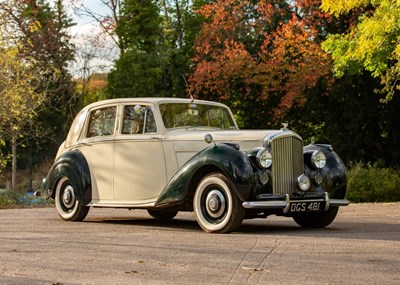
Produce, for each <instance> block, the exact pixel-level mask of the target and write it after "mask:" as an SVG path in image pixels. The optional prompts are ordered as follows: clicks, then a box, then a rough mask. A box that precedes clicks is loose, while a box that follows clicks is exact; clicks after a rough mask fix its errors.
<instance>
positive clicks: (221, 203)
mask: <svg viewBox="0 0 400 285" xmlns="http://www.w3.org/2000/svg"><path fill="white" fill-rule="evenodd" d="M225 209H226V200H225V197H224V195H223V194H222V193H221V192H220V191H218V190H212V191H210V192H209V193H208V194H207V197H206V210H207V213H208V215H210V216H211V217H213V218H219V217H221V216H222V215H223V214H224V212H225Z"/></svg>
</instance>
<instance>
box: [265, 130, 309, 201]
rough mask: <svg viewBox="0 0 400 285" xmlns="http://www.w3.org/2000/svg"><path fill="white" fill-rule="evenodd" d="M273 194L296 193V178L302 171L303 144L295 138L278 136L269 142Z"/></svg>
mask: <svg viewBox="0 0 400 285" xmlns="http://www.w3.org/2000/svg"><path fill="white" fill-rule="evenodd" d="M271 152H272V187H273V192H274V194H291V193H294V192H296V178H297V177H298V176H299V175H301V174H302V173H303V172H304V170H303V168H304V165H303V142H302V140H301V139H299V138H298V137H296V136H291V135H290V136H288V135H285V136H278V137H275V138H274V139H272V141H271Z"/></svg>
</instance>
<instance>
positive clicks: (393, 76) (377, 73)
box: [321, 0, 400, 99]
mask: <svg viewBox="0 0 400 285" xmlns="http://www.w3.org/2000/svg"><path fill="white" fill-rule="evenodd" d="M321 7H322V9H324V10H325V11H326V12H329V13H331V14H332V15H334V16H336V17H339V16H342V15H347V14H350V13H352V12H353V11H354V10H358V11H361V12H362V13H360V15H359V17H358V19H357V23H356V24H354V25H352V26H350V27H349V29H348V30H347V31H346V32H344V33H340V34H331V35H329V37H328V39H327V40H326V41H325V42H324V43H323V48H324V49H325V50H326V51H328V52H329V53H330V54H331V55H332V58H333V60H334V72H335V75H336V76H337V77H342V76H343V75H344V74H362V73H363V71H364V70H366V71H368V72H370V73H371V74H372V76H374V77H376V78H380V79H381V83H382V85H383V86H384V87H383V88H382V91H383V92H384V93H385V94H387V95H388V96H387V99H390V98H391V97H392V96H393V94H394V93H395V92H396V91H398V90H399V89H400V84H399V80H398V79H399V77H400V61H399V60H400V38H399V34H400V3H399V1H396V0H377V1H368V0H366V1H359V0H348V1H344V0H341V1H337V0H335V1H333V0H323V1H322V5H321Z"/></svg>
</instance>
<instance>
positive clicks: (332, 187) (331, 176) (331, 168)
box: [304, 144, 347, 199]
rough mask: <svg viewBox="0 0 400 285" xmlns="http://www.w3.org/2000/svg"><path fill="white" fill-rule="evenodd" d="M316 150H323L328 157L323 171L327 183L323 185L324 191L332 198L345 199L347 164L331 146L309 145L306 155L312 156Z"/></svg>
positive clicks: (305, 150)
mask: <svg viewBox="0 0 400 285" xmlns="http://www.w3.org/2000/svg"><path fill="white" fill-rule="evenodd" d="M315 150H321V151H322V152H323V153H324V154H325V156H326V166H325V167H324V169H323V170H322V171H321V174H322V176H323V177H324V181H325V182H324V183H323V186H324V191H325V192H328V193H329V196H330V197H331V198H336V199H343V198H344V197H345V196H346V192H347V169H346V166H345V164H344V163H343V161H342V159H341V158H340V157H339V155H338V154H337V153H336V152H335V151H333V148H332V147H331V146H330V145H323V144H315V145H307V146H305V147H304V154H305V155H306V153H309V154H310V153H312V152H313V151H315ZM306 165H307V163H306ZM307 166H308V169H311V168H312V167H311V166H310V165H307Z"/></svg>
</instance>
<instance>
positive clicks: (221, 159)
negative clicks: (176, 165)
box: [156, 144, 254, 207]
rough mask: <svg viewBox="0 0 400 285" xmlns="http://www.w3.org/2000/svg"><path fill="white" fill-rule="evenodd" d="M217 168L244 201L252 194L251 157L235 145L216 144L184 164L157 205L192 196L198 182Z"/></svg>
mask: <svg viewBox="0 0 400 285" xmlns="http://www.w3.org/2000/svg"><path fill="white" fill-rule="evenodd" d="M216 171H218V172H221V173H222V174H224V175H225V176H226V177H227V178H228V179H229V180H230V182H231V183H232V185H233V188H234V191H236V193H237V195H238V196H239V198H240V199H241V200H242V201H245V200H246V199H248V198H249V197H250V195H251V193H252V191H253V189H254V173H253V169H252V166H251V162H250V160H249V159H248V158H247V157H246V155H245V154H243V153H242V152H241V151H239V150H237V149H236V148H234V147H233V146H232V145H227V144H217V145H213V146H210V147H208V148H206V149H204V150H203V151H201V152H199V153H198V154H196V155H195V156H193V157H192V158H191V159H190V160H189V161H188V162H187V163H186V164H185V165H184V166H182V168H181V169H180V170H179V171H178V172H177V173H176V174H175V175H174V177H173V178H172V179H171V180H170V182H169V183H168V184H167V185H166V187H165V188H164V190H163V191H162V193H161V194H160V196H159V198H158V200H157V202H156V207H167V206H172V205H174V204H179V203H182V202H183V201H186V200H189V199H191V197H192V196H191V195H193V194H194V191H195V190H196V187H197V184H198V182H199V181H200V180H201V179H202V178H203V177H204V176H205V175H207V174H209V173H211V172H216Z"/></svg>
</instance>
